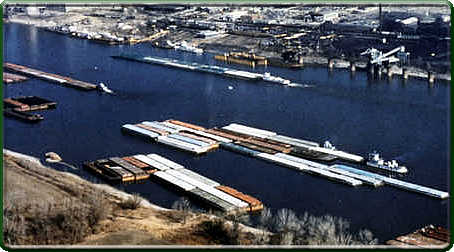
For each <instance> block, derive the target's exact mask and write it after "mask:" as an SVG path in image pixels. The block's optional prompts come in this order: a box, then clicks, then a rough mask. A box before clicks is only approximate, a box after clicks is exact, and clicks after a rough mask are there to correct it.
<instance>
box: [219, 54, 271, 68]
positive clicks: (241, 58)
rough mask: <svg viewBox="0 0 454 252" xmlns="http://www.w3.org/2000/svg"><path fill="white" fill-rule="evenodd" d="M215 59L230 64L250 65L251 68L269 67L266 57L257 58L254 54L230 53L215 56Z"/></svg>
mask: <svg viewBox="0 0 454 252" xmlns="http://www.w3.org/2000/svg"><path fill="white" fill-rule="evenodd" d="M214 59H216V60H220V61H224V62H227V63H229V64H230V63H235V64H242V65H248V66H251V67H255V66H266V65H268V60H267V59H266V57H263V56H257V55H255V54H254V53H245V52H230V53H225V54H223V55H215V56H214Z"/></svg>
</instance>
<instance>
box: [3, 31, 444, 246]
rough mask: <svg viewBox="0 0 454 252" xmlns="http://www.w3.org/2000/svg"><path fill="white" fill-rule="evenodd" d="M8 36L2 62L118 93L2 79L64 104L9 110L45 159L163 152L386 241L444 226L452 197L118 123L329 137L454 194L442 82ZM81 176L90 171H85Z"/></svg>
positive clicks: (16, 128) (20, 147) (21, 91)
mask: <svg viewBox="0 0 454 252" xmlns="http://www.w3.org/2000/svg"><path fill="white" fill-rule="evenodd" d="M3 37H4V49H3V50H4V51H3V56H4V62H11V63H16V64H22V65H26V66H29V67H32V68H36V69H39V70H43V71H46V72H50V73H57V74H61V75H65V76H70V77H72V78H75V79H79V80H83V81H87V82H91V83H96V84H98V83H99V82H104V83H106V84H107V85H108V86H109V88H111V89H112V90H114V92H115V93H116V95H114V96H112V95H107V94H100V93H99V92H96V91H93V92H84V91H79V90H75V89H71V88H66V87H63V86H58V85H55V84H53V83H48V82H44V81H41V80H37V79H30V80H28V81H26V82H22V83H17V84H11V85H5V86H4V88H3V96H4V97H15V96H21V95H35V96H40V97H43V98H46V99H50V100H54V101H56V102H57V103H58V104H57V109H55V110H49V111H43V112H40V113H41V114H43V115H44V117H45V119H44V120H43V121H42V122H40V123H38V124H27V123H23V122H20V121H16V120H13V119H9V118H5V119H4V146H5V147H6V148H8V149H11V150H14V151H19V152H22V153H25V154H29V155H33V156H36V157H41V158H42V157H43V156H44V153H46V152H48V151H55V152H57V153H59V154H60V155H61V156H62V158H63V159H64V160H65V161H66V162H68V163H71V164H75V165H77V166H81V164H82V162H84V161H87V160H96V159H100V158H104V157H111V156H126V155H131V154H136V153H157V154H160V155H163V156H165V157H168V158H170V159H171V160H174V161H176V162H178V163H181V164H183V165H185V166H186V167H187V168H190V169H192V170H195V171H197V172H199V173H201V174H203V175H205V176H207V177H209V178H212V179H215V180H217V181H219V182H220V183H222V184H225V185H229V186H231V187H233V188H236V189H238V190H240V191H242V192H245V193H247V194H250V195H253V196H255V197H257V198H258V199H260V200H261V201H263V202H264V204H265V205H266V206H267V207H269V208H271V209H272V210H273V211H276V210H277V209H280V208H289V209H293V210H294V211H295V212H296V213H297V214H303V213H304V212H305V211H306V212H308V213H310V214H313V215H325V214H331V215H334V216H339V217H342V218H344V219H346V220H348V221H349V222H350V223H351V229H352V230H353V231H356V230H358V229H360V228H367V229H369V230H371V231H372V232H373V233H374V235H375V236H376V237H378V238H379V240H380V241H381V242H383V241H386V240H388V239H391V238H394V237H396V236H397V235H400V234H405V233H409V232H412V231H413V230H416V229H417V228H420V227H422V226H424V225H427V224H436V225H441V226H445V227H448V216H449V212H448V211H449V200H438V199H433V198H430V197H428V196H424V195H420V194H416V193H412V192H407V191H403V190H400V189H397V188H393V187H390V186H383V187H379V188H372V187H369V186H361V187H358V188H353V187H350V186H347V185H344V184H340V183H336V182H333V181H330V180H327V179H324V178H321V177H317V176H312V175H307V174H302V173H298V172H296V171H294V170H290V169H287V168H283V167H280V166H277V165H274V164H270V163H266V162H263V161H261V160H258V159H253V158H249V157H246V156H242V155H240V154H236V153H233V152H228V151H226V150H222V149H220V150H216V151H214V152H211V153H208V154H206V155H202V156H193V155H191V154H189V153H184V152H181V151H179V150H176V149H171V148H168V147H166V146H164V145H161V144H153V143H147V142H146V141H144V140H142V139H140V138H136V137H131V136H127V135H124V134H122V133H121V131H120V128H121V125H123V124H125V123H136V122H140V121H144V120H150V121H151V120H165V119H169V118H173V119H178V120H181V121H186V122H190V123H194V124H198V125H201V126H204V127H215V126H218V127H219V126H225V125H227V124H229V123H233V122H236V123H240V124H245V125H250V126H253V127H258V128H262V129H267V130H272V131H276V132H278V133H280V134H283V135H288V136H292V137H297V138H302V139H308V140H314V141H317V142H323V141H325V140H329V141H331V143H333V144H334V145H335V146H336V147H337V148H338V149H341V150H345V151H348V152H351V153H356V154H360V155H366V154H367V153H368V152H370V151H372V150H378V151H380V153H381V154H382V156H384V157H385V158H386V159H391V158H395V159H397V160H398V161H399V162H401V163H403V164H404V165H406V166H407V167H408V168H409V174H408V175H405V176H404V177H402V178H401V179H402V180H405V181H409V182H413V183H416V184H421V185H425V186H429V187H433V188H436V189H440V190H442V191H449V178H450V174H449V162H450V156H449V153H450V152H449V136H450V135H449V134H450V132H449V128H450V127H449V126H450V119H449V113H450V87H449V85H448V84H447V83H443V82H436V83H435V85H434V86H433V87H429V85H428V84H427V82H426V81H420V80H415V79H410V80H408V81H406V82H403V81H402V80H401V79H400V78H398V77H395V78H394V79H392V80H390V81H388V80H373V79H370V78H368V76H367V74H366V73H364V72H357V73H356V74H354V75H351V74H350V72H349V71H347V70H342V69H335V70H333V71H332V72H329V71H328V69H326V68H316V67H307V68H304V69H301V70H292V69H284V68H275V67H267V68H266V69H265V68H264V67H258V68H256V69H253V70H252V71H256V72H262V73H263V72H265V71H268V72H271V73H272V74H273V75H279V76H282V77H284V78H287V79H290V80H292V81H295V82H297V83H302V84H310V85H314V86H313V87H308V88H292V87H283V86H278V85H273V84H270V83H266V82H249V81H246V80H239V79H230V78H224V77H220V76H216V75H210V74H205V73H199V72H189V71H183V70H180V69H175V68H167V67H163V66H158V65H150V64H143V63H139V62H130V61H125V60H119V59H114V58H111V57H110V56H112V55H118V54H120V53H137V54H143V55H152V56H161V57H171V58H177V59H183V60H187V61H196V62H199V63H204V64H217V65H223V66H226V65H224V63H222V62H219V61H215V60H214V59H213V55H210V54H203V55H201V56H197V55H195V54H190V53H184V52H178V51H173V50H163V49H157V48H153V47H151V46H150V45H149V44H138V45H132V46H131V45H119V46H108V45H104V44H98V43H94V42H91V41H87V40H81V39H76V38H71V37H68V36H64V35H60V34H55V33H51V32H48V31H44V30H40V29H37V28H34V27H31V26H26V25H19V24H4V25H3ZM229 67H232V68H237V69H246V70H251V69H250V68H248V67H246V66H238V65H230V66H229ZM229 86H231V87H233V89H232V88H229ZM75 173H78V174H80V175H82V176H84V177H86V178H89V179H93V178H92V177H91V175H89V174H87V173H86V172H85V171H84V170H82V169H81V170H78V171H75ZM119 187H120V188H121V189H123V190H125V191H128V192H137V193H140V194H141V195H142V196H144V197H145V198H147V199H149V200H150V201H152V202H153V203H156V204H159V205H162V206H164V207H170V206H171V205H172V203H173V202H174V201H175V200H177V199H178V198H179V197H180V196H181V195H180V194H178V193H176V192H173V191H170V190H168V189H166V188H164V187H162V186H161V185H158V184H155V183H152V182H145V183H142V184H130V185H121V186H119Z"/></svg>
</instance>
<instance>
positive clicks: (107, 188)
mask: <svg viewBox="0 0 454 252" xmlns="http://www.w3.org/2000/svg"><path fill="white" fill-rule="evenodd" d="M3 154H4V155H9V156H12V157H14V158H18V159H22V160H26V161H29V162H31V163H32V164H34V165H37V166H39V167H40V168H42V169H52V168H50V167H47V166H46V165H44V164H43V163H41V160H40V159H38V158H36V157H33V156H29V155H26V154H23V153H20V152H16V151H12V150H9V149H6V148H3ZM62 173H63V174H65V175H67V176H70V177H72V178H73V179H75V180H78V181H84V182H88V183H91V184H92V185H93V186H94V187H95V188H96V189H99V190H101V191H103V192H105V193H107V194H109V195H111V196H113V197H115V198H118V199H121V200H126V199H128V198H130V197H132V196H133V195H132V194H129V193H127V192H124V191H121V190H118V189H116V188H114V187H112V186H110V185H108V184H96V183H92V182H89V181H88V180H86V179H84V178H82V177H80V176H79V175H76V174H73V173H70V172H62ZM141 206H142V207H144V208H152V209H154V210H160V211H171V210H172V209H169V208H164V207H161V206H159V205H156V204H153V203H151V202H150V201H148V200H147V199H142V201H141Z"/></svg>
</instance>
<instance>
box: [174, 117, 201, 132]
mask: <svg viewBox="0 0 454 252" xmlns="http://www.w3.org/2000/svg"><path fill="white" fill-rule="evenodd" d="M166 122H169V123H173V124H176V125H180V126H183V127H186V128H190V129H195V130H200V131H204V130H205V128H203V127H201V126H198V125H194V124H190V123H185V122H181V121H178V120H173V119H169V120H167V121H166Z"/></svg>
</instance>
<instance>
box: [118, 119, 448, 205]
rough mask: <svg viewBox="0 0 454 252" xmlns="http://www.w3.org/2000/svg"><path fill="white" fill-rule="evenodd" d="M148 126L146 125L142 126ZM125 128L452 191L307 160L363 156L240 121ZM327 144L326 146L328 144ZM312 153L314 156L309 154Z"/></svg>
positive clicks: (178, 143)
mask: <svg viewBox="0 0 454 252" xmlns="http://www.w3.org/2000/svg"><path fill="white" fill-rule="evenodd" d="M140 125H145V126H147V127H140ZM122 130H123V131H125V132H127V133H129V134H134V135H139V136H142V137H145V138H146V139H149V140H152V141H155V142H159V143H162V144H166V145H169V146H172V147H174V148H178V149H180V150H184V151H190V152H192V153H196V154H200V153H206V152H208V151H209V150H212V149H216V148H218V147H219V146H220V147H222V148H223V149H226V150H229V151H233V152H237V153H240V154H244V155H247V156H250V157H253V158H258V159H262V160H264V161H267V162H270V163H274V164H277V165H279V166H283V167H287V168H291V169H294V170H297V171H300V172H304V173H309V174H313V175H316V176H320V177H323V178H326V179H329V180H333V181H336V182H340V183H344V184H347V185H350V186H360V185H363V184H367V185H370V186H374V187H378V186H382V185H390V186H394V187H397V188H400V189H404V190H409V191H413V192H417V193H422V194H425V195H428V196H431V197H435V198H440V199H446V198H448V197H449V193H447V192H442V191H439V190H436V189H432V188H428V187H424V186H420V185H416V184H412V183H409V182H404V181H401V180H398V179H394V178H389V177H386V176H382V175H379V174H376V173H372V172H368V171H364V170H359V169H356V168H352V167H348V166H345V165H339V164H335V165H326V164H322V163H318V162H314V161H310V160H307V159H306V157H308V158H312V159H314V157H317V155H321V156H322V158H319V159H318V160H321V161H326V160H327V159H328V160H329V161H332V160H333V158H334V159H336V158H340V159H343V160H345V161H348V162H352V163H362V162H363V161H364V160H363V157H361V156H358V155H355V154H350V153H347V152H344V151H340V150H336V149H334V148H333V147H332V146H324V147H320V145H319V144H318V143H315V142H312V141H308V140H303V139H297V138H293V137H288V136H283V135H279V134H278V133H277V132H273V131H269V130H263V129H258V128H254V127H250V126H245V125H241V124H237V123H231V124H230V125H228V126H224V127H222V128H216V127H215V128H211V129H206V128H204V127H202V126H198V125H194V124H190V123H186V122H181V121H177V120H172V119H169V120H166V121H163V122H158V121H153V122H147V121H145V122H141V123H139V124H135V125H133V124H125V125H123V126H122ZM325 145H327V144H326V143H325ZM308 153H312V155H307V154H308ZM158 169H159V168H158Z"/></svg>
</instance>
